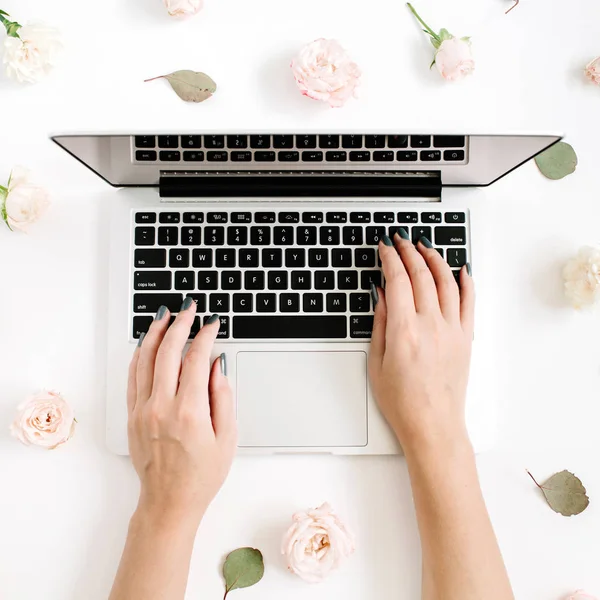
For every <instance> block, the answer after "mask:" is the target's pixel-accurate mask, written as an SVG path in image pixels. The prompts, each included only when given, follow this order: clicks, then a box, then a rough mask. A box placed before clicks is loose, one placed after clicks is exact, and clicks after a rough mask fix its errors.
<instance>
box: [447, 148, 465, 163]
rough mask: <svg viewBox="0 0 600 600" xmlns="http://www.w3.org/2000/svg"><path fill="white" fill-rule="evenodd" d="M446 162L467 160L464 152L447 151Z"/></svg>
mask: <svg viewBox="0 0 600 600" xmlns="http://www.w3.org/2000/svg"><path fill="white" fill-rule="evenodd" d="M444 160H448V161H453V160H458V161H460V160H465V151H464V150H445V151H444Z"/></svg>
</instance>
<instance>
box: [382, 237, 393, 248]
mask: <svg viewBox="0 0 600 600" xmlns="http://www.w3.org/2000/svg"><path fill="white" fill-rule="evenodd" d="M381 241H382V242H383V243H384V244H385V245H386V246H393V245H394V244H392V240H390V238H389V237H388V236H387V235H382V236H381Z"/></svg>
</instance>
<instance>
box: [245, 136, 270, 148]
mask: <svg viewBox="0 0 600 600" xmlns="http://www.w3.org/2000/svg"><path fill="white" fill-rule="evenodd" d="M270 147H271V136H270V135H251V136H250V148H256V149H258V150H263V149H265V148H270Z"/></svg>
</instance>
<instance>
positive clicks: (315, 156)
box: [302, 150, 323, 162]
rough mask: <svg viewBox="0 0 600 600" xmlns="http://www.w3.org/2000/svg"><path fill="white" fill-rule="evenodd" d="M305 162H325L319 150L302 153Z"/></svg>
mask: <svg viewBox="0 0 600 600" xmlns="http://www.w3.org/2000/svg"><path fill="white" fill-rule="evenodd" d="M302 160H303V161H304V162H320V161H322V160H323V153H322V152H320V151H318V150H305V151H304V152H303V153H302Z"/></svg>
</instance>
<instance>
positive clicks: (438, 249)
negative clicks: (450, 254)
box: [435, 248, 444, 258]
mask: <svg viewBox="0 0 600 600" xmlns="http://www.w3.org/2000/svg"><path fill="white" fill-rule="evenodd" d="M435 251H436V252H437V253H438V254H439V255H440V256H441V257H442V258H444V249H443V248H436V249H435Z"/></svg>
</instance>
